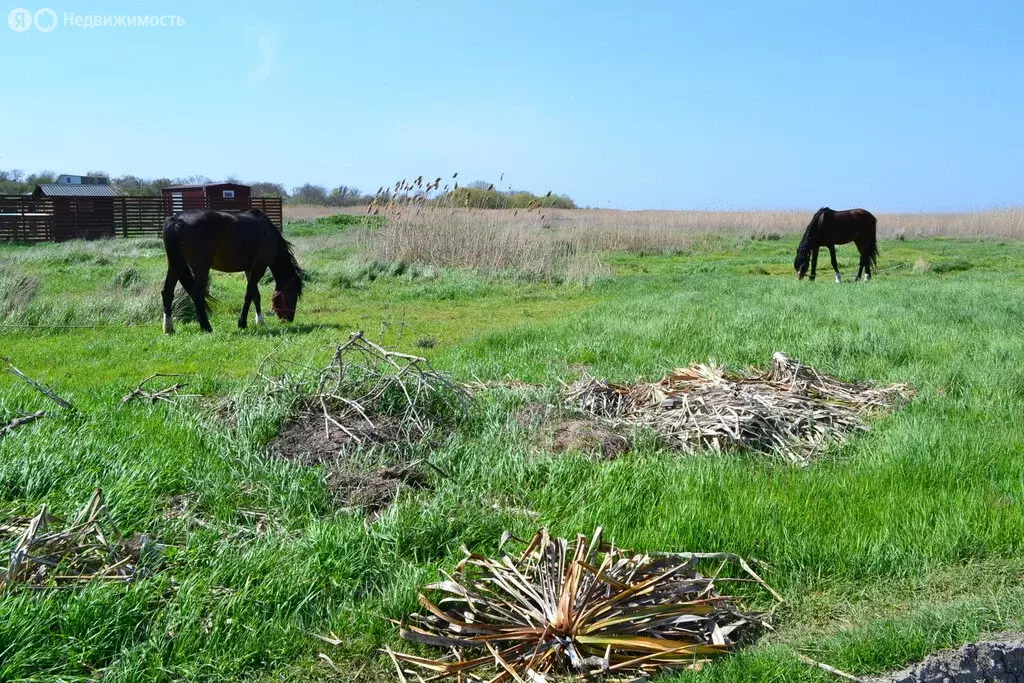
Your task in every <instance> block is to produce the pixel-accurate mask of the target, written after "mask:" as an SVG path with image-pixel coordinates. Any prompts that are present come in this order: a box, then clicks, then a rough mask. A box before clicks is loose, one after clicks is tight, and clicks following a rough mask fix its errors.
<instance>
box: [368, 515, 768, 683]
mask: <svg viewBox="0 0 1024 683" xmlns="http://www.w3.org/2000/svg"><path fill="white" fill-rule="evenodd" d="M506 540H507V539H506ZM709 563H710V564H711V566H712V567H714V571H712V572H710V573H709V574H705V573H702V572H701V571H700V569H699V568H700V567H701V566H702V565H704V564H709ZM730 566H731V567H732V568H733V570H734V572H735V573H738V574H741V575H742V576H740V577H739V578H731V577H728V578H727V577H726V570H727V569H728V568H729V567H730ZM735 581H747V582H752V583H754V584H756V585H758V586H760V587H762V588H764V589H765V590H766V591H767V592H769V593H770V594H771V595H772V596H773V597H774V598H775V599H776V600H778V601H781V598H779V597H778V594H776V593H775V592H774V591H772V590H771V588H769V587H768V586H767V585H766V584H765V583H764V582H763V581H762V580H761V578H760V577H758V576H757V574H755V573H754V571H753V570H752V569H751V568H750V566H749V565H748V564H747V563H746V562H745V561H743V560H742V559H741V558H739V557H736V556H734V555H729V554H725V553H634V552H631V551H628V550H624V549H622V548H617V547H615V546H614V545H610V544H608V543H605V542H603V541H602V539H601V529H600V528H598V529H597V531H596V532H595V533H594V535H593V537H592V538H591V539H590V540H589V541H588V540H587V538H586V537H585V536H578V537H577V539H576V541H575V543H570V542H569V541H567V540H565V539H561V538H552V537H551V536H550V535H549V534H548V532H547V530H546V529H541V530H540V531H538V532H537V534H536V535H535V536H534V537H533V539H532V540H531V541H529V542H528V543H525V549H524V550H523V551H522V552H521V553H520V554H518V555H512V554H508V553H505V554H503V555H502V556H501V557H500V558H496V559H492V558H488V557H484V556H482V555H477V554H472V553H469V552H468V551H467V556H466V558H465V559H464V560H463V561H462V562H460V563H459V565H458V566H457V567H456V569H455V572H454V573H453V574H452V576H450V577H448V578H446V580H444V581H442V582H440V583H436V584H433V585H430V586H427V590H430V591H434V592H436V593H438V594H440V595H441V596H442V597H441V598H440V599H437V600H434V601H432V600H430V599H428V598H427V597H426V596H424V595H420V605H422V606H423V608H424V609H425V610H426V613H425V614H414V615H412V616H411V617H409V619H408V620H407V621H406V623H404V624H400V627H401V631H400V635H401V637H402V638H404V639H406V640H408V641H411V642H414V643H420V644H424V645H429V646H433V647H438V648H442V649H445V650H447V651H448V652H449V653H448V654H446V655H444V656H442V657H440V658H437V659H430V658H426V657H418V656H414V655H410V654H404V653H398V652H392V651H390V650H387V652H388V654H389V656H391V657H392V659H393V660H394V662H395V664H396V666H397V667H398V671H399V676H400V678H401V679H402V680H406V675H407V674H408V675H409V676H414V677H416V679H417V680H427V681H433V680H442V679H445V678H450V677H458V679H459V680H460V681H473V680H482V679H481V678H478V677H477V676H478V675H479V676H487V680H490V681H530V682H532V683H541V682H543V681H554V680H558V679H560V678H564V677H567V676H568V677H570V678H572V679H579V678H587V677H593V676H606V677H609V678H610V679H616V680H617V679H619V678H620V677H622V676H628V678H629V679H635V677H637V676H646V675H649V674H651V673H654V672H656V671H658V670H661V669H686V668H693V667H696V666H699V665H700V664H701V663H702V662H705V661H707V660H708V659H710V658H712V657H717V656H720V655H723V654H726V653H728V652H731V651H732V650H733V649H734V648H735V647H736V644H737V642H738V640H739V639H741V638H746V637H752V636H756V634H757V633H758V632H759V631H760V630H761V629H763V628H764V627H766V626H767V621H766V616H765V615H764V614H760V613H752V612H743V611H741V610H740V609H739V608H738V607H737V606H736V604H735V601H734V599H733V598H731V597H728V596H725V595H722V594H720V593H719V592H718V586H719V585H720V584H725V583H728V582H735ZM776 604H777V603H776ZM407 667H412V668H407ZM417 670H419V671H428V672H432V673H433V675H432V676H430V677H429V678H422V677H421V676H420V675H419V674H418V673H417Z"/></svg>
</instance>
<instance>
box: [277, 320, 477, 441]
mask: <svg viewBox="0 0 1024 683" xmlns="http://www.w3.org/2000/svg"><path fill="white" fill-rule="evenodd" d="M264 379H265V381H266V382H267V383H268V384H269V385H270V386H271V389H272V390H273V389H274V388H280V389H287V390H291V391H294V390H295V389H298V393H299V394H300V395H301V396H302V398H301V399H300V400H301V403H300V406H299V410H298V411H297V412H298V416H297V418H296V420H295V425H296V426H299V427H302V426H305V427H309V426H311V423H312V422H319V425H320V428H321V431H322V434H323V435H324V441H325V442H326V443H327V444H328V445H329V446H330V447H331V448H332V449H333V450H334V452H333V453H331V454H330V456H331V457H328V458H302V459H304V460H306V461H310V460H312V461H320V460H323V459H332V458H333V457H336V456H337V455H339V454H341V453H343V452H344V450H345V449H346V447H349V446H361V445H376V444H411V443H415V442H417V441H419V440H420V439H422V438H423V437H424V436H425V435H426V434H427V433H428V432H430V431H431V429H433V428H434V427H436V426H439V425H444V424H451V423H452V422H454V421H455V419H457V418H458V417H459V416H461V415H462V414H464V413H465V410H466V404H467V402H468V401H469V394H468V393H467V392H466V390H465V389H463V388H462V387H461V386H459V385H458V384H457V383H455V382H454V381H452V380H451V379H449V378H448V377H446V376H444V375H442V374H441V373H439V372H437V371H436V370H434V368H433V367H432V366H431V365H430V361H428V360H427V359H426V358H420V357H419V356H413V355H409V354H405V353H399V352H397V351H389V350H387V349H385V348H383V347H381V346H379V345H377V344H375V343H373V342H372V341H370V340H369V339H367V338H366V337H365V336H364V335H363V333H362V332H353V333H352V334H351V335H350V336H349V339H348V341H347V342H345V343H344V344H342V345H341V346H339V347H337V349H336V351H335V353H334V357H333V358H332V359H331V362H330V363H329V364H328V365H327V367H325V368H323V369H321V370H320V371H318V372H317V373H316V376H315V380H314V382H315V385H314V386H308V385H306V386H299V387H294V386H291V385H281V386H276V385H278V384H280V383H281V382H282V381H283V382H287V381H288V380H280V379H272V378H267V377H265V376H264ZM282 436H284V435H282Z"/></svg>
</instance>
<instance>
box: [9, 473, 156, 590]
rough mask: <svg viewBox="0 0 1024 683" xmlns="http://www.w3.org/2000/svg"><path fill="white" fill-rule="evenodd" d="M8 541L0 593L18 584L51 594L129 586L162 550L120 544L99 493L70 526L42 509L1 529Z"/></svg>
mask: <svg viewBox="0 0 1024 683" xmlns="http://www.w3.org/2000/svg"><path fill="white" fill-rule="evenodd" d="M4 537H16V539H17V540H16V541H15V543H14V546H13V548H12V549H11V551H10V554H9V562H8V565H7V570H6V571H5V572H3V573H0V592H3V591H7V590H10V589H11V588H12V587H13V586H14V585H17V584H23V585H26V586H28V587H30V588H48V587H53V586H78V585H84V584H85V583H88V582H89V581H119V582H129V581H131V580H132V579H134V578H135V577H136V576H137V574H138V572H139V571H140V568H141V567H140V563H141V562H142V560H143V558H144V557H147V556H150V555H153V556H155V555H156V554H158V553H159V552H160V551H161V550H162V549H163V546H161V545H159V544H156V543H153V542H151V541H150V540H149V539H148V538H146V537H144V536H142V537H131V538H122V537H121V534H120V532H119V531H118V529H117V527H116V526H115V525H114V522H113V520H112V519H110V517H109V515H108V514H107V509H106V506H105V505H104V504H103V494H102V491H101V490H100V489H96V490H95V491H94V492H93V495H92V497H91V498H90V499H89V502H88V503H87V504H86V506H85V507H84V508H82V510H81V511H80V512H79V513H78V514H77V515H76V516H75V518H74V519H73V520H72V521H71V523H70V524H64V522H63V521H62V520H60V519H58V518H57V517H55V516H53V515H51V514H50V512H49V510H48V509H47V506H46V505H43V506H42V509H40V511H39V514H38V515H36V516H35V517H31V518H19V519H13V520H10V521H8V522H5V523H3V524H2V525H0V539H2V538H4Z"/></svg>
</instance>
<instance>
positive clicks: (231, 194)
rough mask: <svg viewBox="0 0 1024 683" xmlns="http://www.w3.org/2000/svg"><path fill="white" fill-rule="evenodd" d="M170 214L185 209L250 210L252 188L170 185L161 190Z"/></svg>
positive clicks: (229, 184) (213, 185)
mask: <svg viewBox="0 0 1024 683" xmlns="http://www.w3.org/2000/svg"><path fill="white" fill-rule="evenodd" d="M163 193H164V200H165V201H166V202H167V203H168V205H169V206H170V209H171V213H177V212H179V211H184V210H186V209H215V210H217V211H247V210H249V209H251V208H252V188H250V187H249V186H248V185H242V184H240V183H208V184H206V185H172V186H171V187H165V188H163Z"/></svg>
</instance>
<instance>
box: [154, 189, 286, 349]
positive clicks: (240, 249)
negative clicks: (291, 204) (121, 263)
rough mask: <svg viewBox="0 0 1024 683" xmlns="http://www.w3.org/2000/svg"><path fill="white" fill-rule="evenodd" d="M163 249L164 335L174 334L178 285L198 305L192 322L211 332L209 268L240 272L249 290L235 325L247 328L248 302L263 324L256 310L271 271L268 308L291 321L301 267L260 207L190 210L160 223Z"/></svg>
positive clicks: (260, 314) (246, 291) (259, 313)
mask: <svg viewBox="0 0 1024 683" xmlns="http://www.w3.org/2000/svg"><path fill="white" fill-rule="evenodd" d="M163 237H164V251H166V252H167V278H166V279H165V280H164V289H163V304H164V332H165V333H167V334H171V333H172V332H174V322H173V321H172V320H171V304H172V303H173V301H174V287H175V285H176V284H177V283H178V282H181V286H182V287H183V288H184V289H185V292H187V293H188V294H189V295H190V296H191V297H192V301H194V302H195V305H196V318H197V319H198V320H199V327H200V328H202V330H203V331H204V332H212V331H213V328H212V327H210V319H209V318H208V317H207V315H206V298H207V292H208V291H209V286H210V269H214V270H219V271H221V272H224V273H238V272H244V273H245V277H246V280H247V282H248V286H247V287H246V290H245V304H243V306H242V315H241V317H240V318H239V319H238V326H239V327H240V328H243V329H244V328H245V327H246V325H247V318H248V317H249V304H250V303H253V304H255V305H256V322H257V323H258V324H260V325H262V324H263V313H262V312H261V311H260V290H259V283H260V279H262V278H263V275H264V274H265V273H266V272H267V269H268V268H269V269H270V272H271V274H272V275H273V276H274V282H275V287H274V296H273V298H272V299H271V306H272V308H273V311H274V313H276V314H277V316H278V317H279V318H281V319H283V320H287V321H288V322H291V321H292V320H294V319H295V306H296V305H297V303H298V300H299V297H300V296H302V269H301V268H299V264H298V263H297V262H296V261H295V256H294V255H293V254H292V247H291V244H289V243H288V241H287V240H285V238H284V236H283V235H282V234H281V231H280V230H278V229H277V227H276V226H275V225H274V224H273V223H272V222H271V221H270V219H269V218H267V216H266V214H264V213H263V212H262V211H260V210H259V209H251V210H249V211H246V212H244V213H238V214H235V213H226V212H223V211H209V210H206V209H192V210H189V211H182V212H180V213H177V214H175V215H173V216H171V217H170V218H168V219H167V220H165V221H164V229H163Z"/></svg>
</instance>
